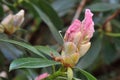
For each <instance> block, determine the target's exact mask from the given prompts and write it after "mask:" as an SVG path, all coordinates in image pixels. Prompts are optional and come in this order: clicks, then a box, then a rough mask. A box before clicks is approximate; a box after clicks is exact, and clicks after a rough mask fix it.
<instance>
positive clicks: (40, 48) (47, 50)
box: [35, 46, 60, 57]
mask: <svg viewBox="0 0 120 80" xmlns="http://www.w3.org/2000/svg"><path fill="white" fill-rule="evenodd" d="M35 47H36V49H37V50H38V51H40V52H43V53H44V54H46V55H48V56H50V57H51V53H52V54H53V55H54V56H60V54H59V53H58V52H57V51H55V50H54V49H52V48H50V47H48V46H35Z"/></svg>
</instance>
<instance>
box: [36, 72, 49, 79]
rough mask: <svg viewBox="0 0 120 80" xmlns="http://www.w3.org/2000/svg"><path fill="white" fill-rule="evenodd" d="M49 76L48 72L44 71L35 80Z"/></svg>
mask: <svg viewBox="0 0 120 80" xmlns="http://www.w3.org/2000/svg"><path fill="white" fill-rule="evenodd" d="M48 76H49V74H48V73H43V74H41V75H39V76H37V77H36V78H35V80H43V79H45V78H47V77H48Z"/></svg>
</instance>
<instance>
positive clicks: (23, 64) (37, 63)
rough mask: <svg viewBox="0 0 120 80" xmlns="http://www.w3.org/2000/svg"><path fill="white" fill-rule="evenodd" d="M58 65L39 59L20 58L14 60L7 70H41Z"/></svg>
mask: <svg viewBox="0 0 120 80" xmlns="http://www.w3.org/2000/svg"><path fill="white" fill-rule="evenodd" d="M56 64H59V63H58V62H55V61H52V60H47V59H41V58H20V59H16V60H14V61H13V62H12V63H11V64H10V68H9V70H10V71H11V70H14V69H19V68H43V67H48V66H52V65H56Z"/></svg>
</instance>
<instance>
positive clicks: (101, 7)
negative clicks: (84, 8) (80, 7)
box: [88, 3, 120, 12]
mask: <svg viewBox="0 0 120 80" xmlns="http://www.w3.org/2000/svg"><path fill="white" fill-rule="evenodd" d="M88 8H90V9H91V10H92V11H95V12H105V11H109V10H114V9H119V8H120V4H110V3H96V4H92V5H90V6H88Z"/></svg>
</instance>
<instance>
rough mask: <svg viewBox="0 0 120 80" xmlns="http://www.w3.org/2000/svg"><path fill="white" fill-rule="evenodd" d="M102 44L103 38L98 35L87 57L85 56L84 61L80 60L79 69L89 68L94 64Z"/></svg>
mask: <svg viewBox="0 0 120 80" xmlns="http://www.w3.org/2000/svg"><path fill="white" fill-rule="evenodd" d="M101 42H102V37H101V36H98V35H97V38H96V39H95V41H94V42H91V44H92V45H91V48H90V49H89V51H88V52H87V53H86V54H85V56H83V58H82V59H80V61H79V63H78V64H77V67H78V68H87V67H89V66H90V65H91V64H92V63H93V62H94V60H95V59H96V58H97V57H98V55H99V52H100V50H101Z"/></svg>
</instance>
